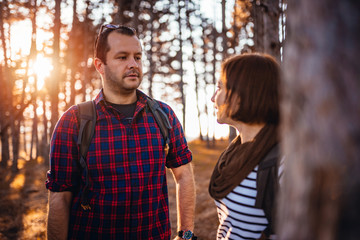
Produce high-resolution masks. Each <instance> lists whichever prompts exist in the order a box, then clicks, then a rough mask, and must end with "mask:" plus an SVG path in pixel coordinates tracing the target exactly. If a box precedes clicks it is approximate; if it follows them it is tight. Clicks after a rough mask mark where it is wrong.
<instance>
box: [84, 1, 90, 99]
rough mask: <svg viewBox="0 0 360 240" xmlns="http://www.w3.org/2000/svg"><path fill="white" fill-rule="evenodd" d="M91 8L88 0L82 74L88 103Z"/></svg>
mask: <svg viewBox="0 0 360 240" xmlns="http://www.w3.org/2000/svg"><path fill="white" fill-rule="evenodd" d="M89 7H90V1H89V0H87V1H86V9H85V16H84V24H83V27H84V28H83V34H84V36H83V46H84V49H83V59H82V61H83V62H84V67H83V72H82V79H83V80H82V92H83V101H86V90H87V88H88V87H89V85H90V81H89V67H88V59H89V48H88V46H89V44H90V43H89V36H88V32H89V30H88V29H89V28H90V26H89V25H90V23H89V13H90V11H89Z"/></svg>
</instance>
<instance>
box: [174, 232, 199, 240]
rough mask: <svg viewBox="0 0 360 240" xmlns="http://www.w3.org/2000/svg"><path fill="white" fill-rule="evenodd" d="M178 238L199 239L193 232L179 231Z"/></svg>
mask: <svg viewBox="0 0 360 240" xmlns="http://www.w3.org/2000/svg"><path fill="white" fill-rule="evenodd" d="M178 237H180V238H181V239H192V240H196V239H197V237H196V236H195V235H194V233H193V232H192V231H191V230H180V231H178Z"/></svg>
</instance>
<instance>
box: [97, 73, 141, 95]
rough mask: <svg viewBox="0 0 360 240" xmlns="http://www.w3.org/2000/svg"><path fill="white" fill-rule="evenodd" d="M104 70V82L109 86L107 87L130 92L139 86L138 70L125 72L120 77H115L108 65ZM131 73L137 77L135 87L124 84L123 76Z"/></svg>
mask: <svg viewBox="0 0 360 240" xmlns="http://www.w3.org/2000/svg"><path fill="white" fill-rule="evenodd" d="M104 70H105V78H106V84H107V85H108V86H109V88H111V89H114V90H115V91H120V92H128V93H131V92H133V91H134V90H136V89H137V88H138V87H139V85H140V83H141V80H142V76H141V74H140V72H139V71H137V70H135V69H133V70H129V71H127V72H125V73H124V74H123V75H122V77H121V78H120V79H119V78H118V77H116V75H115V74H114V73H113V72H112V71H111V70H110V69H109V68H108V67H105V69H104ZM132 74H136V75H137V77H138V78H139V84H137V85H136V87H132V86H131V87H127V86H125V78H126V77H128V76H129V75H132Z"/></svg>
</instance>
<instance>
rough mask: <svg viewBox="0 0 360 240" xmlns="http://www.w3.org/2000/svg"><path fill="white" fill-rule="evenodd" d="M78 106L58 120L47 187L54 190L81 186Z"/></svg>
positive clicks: (72, 188) (51, 151)
mask: <svg viewBox="0 0 360 240" xmlns="http://www.w3.org/2000/svg"><path fill="white" fill-rule="evenodd" d="M76 111H77V107H75V106H73V107H71V108H70V109H69V110H67V111H66V112H65V113H64V114H63V115H62V116H61V118H60V120H59V121H58V122H57V124H56V127H55V129H54V132H53V135H52V138H51V144H50V170H49V171H48V172H47V180H46V188H47V189H48V190H50V191H53V192H62V191H73V190H74V189H76V188H77V187H78V186H79V182H80V169H79V166H78V159H79V152H78V151H79V149H78V146H77V143H76V142H77V135H78V121H77V117H76Z"/></svg>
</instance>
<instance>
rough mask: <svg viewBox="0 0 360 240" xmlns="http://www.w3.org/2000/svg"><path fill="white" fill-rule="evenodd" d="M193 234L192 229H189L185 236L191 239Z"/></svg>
mask: <svg viewBox="0 0 360 240" xmlns="http://www.w3.org/2000/svg"><path fill="white" fill-rule="evenodd" d="M192 235H193V233H192V232H191V231H190V230H188V231H186V232H184V235H183V238H185V239H191V237H192Z"/></svg>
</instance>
